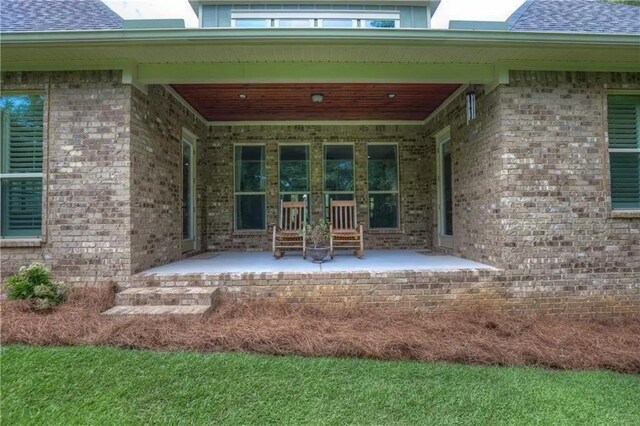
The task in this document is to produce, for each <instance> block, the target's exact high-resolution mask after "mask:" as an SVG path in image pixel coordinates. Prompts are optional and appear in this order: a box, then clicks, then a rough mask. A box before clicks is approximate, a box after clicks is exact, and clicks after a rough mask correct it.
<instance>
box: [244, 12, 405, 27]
mask: <svg viewBox="0 0 640 426" xmlns="http://www.w3.org/2000/svg"><path fill="white" fill-rule="evenodd" d="M231 26H232V27H235V28H398V27H400V14H399V13H398V12H397V11H365V10H362V11H358V10H349V11H331V10H327V11H322V10H262V11H259V10H234V11H232V12H231Z"/></svg>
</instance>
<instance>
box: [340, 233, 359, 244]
mask: <svg viewBox="0 0 640 426" xmlns="http://www.w3.org/2000/svg"><path fill="white" fill-rule="evenodd" d="M359 239H360V234H358V233H357V232H334V234H333V240H334V241H338V242H339V241H357V240H359Z"/></svg>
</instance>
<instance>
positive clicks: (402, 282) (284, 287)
mask: <svg viewBox="0 0 640 426" xmlns="http://www.w3.org/2000/svg"><path fill="white" fill-rule="evenodd" d="M209 286H213V287H217V288H219V289H220V290H221V292H222V296H223V297H225V298H232V299H236V300H243V299H253V298H265V299H270V300H278V301H284V302H289V303H295V304H318V305H330V306H342V307H344V306H360V305H365V306H376V307H384V308H394V309H405V310H414V309H415V310H424V311H429V312H434V313H438V312H461V311H466V312H478V311H481V312H505V313H506V312H511V313H514V312H517V313H522V314H550V315H562V316H572V317H615V316H622V315H632V316H639V317H640V287H639V286H638V284H637V278H633V277H630V276H629V274H622V273H621V274H620V276H619V277H612V274H610V273H609V274H606V277H604V276H602V277H599V276H598V275H597V274H594V275H593V276H590V277H587V278H585V279H584V280H579V281H576V280H575V279H574V278H572V279H555V278H553V277H548V278H535V277H532V276H525V275H518V274H514V273H513V272H511V273H509V272H507V271H502V270H459V271H456V270H451V271H417V270H402V271H385V272H374V271H365V272H363V271H356V272H354V271H344V272H309V273H307V272H305V273H300V272H259V273H258V272H247V273H204V274H203V273H197V274H144V273H142V274H137V275H134V276H133V277H132V279H131V282H130V284H129V285H128V286H127V287H209Z"/></svg>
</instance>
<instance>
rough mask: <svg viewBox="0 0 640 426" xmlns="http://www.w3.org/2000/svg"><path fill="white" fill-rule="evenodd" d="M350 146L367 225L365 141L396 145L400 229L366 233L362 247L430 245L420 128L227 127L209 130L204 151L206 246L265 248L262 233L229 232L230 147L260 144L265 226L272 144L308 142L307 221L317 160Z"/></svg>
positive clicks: (274, 173) (272, 184) (317, 188)
mask: <svg viewBox="0 0 640 426" xmlns="http://www.w3.org/2000/svg"><path fill="white" fill-rule="evenodd" d="M346 142H348V143H353V144H354V146H355V194H356V195H355V196H356V202H357V213H358V220H359V221H362V222H363V223H364V224H365V227H366V224H367V222H368V216H367V215H368V207H367V200H368V198H367V178H366V176H367V145H366V144H367V143H368V142H389V143H398V147H399V149H398V151H399V161H400V229H399V230H398V231H374V230H369V231H367V232H366V236H365V239H366V243H365V244H366V248H369V249H374V248H377V249H384V248H398V249H403V248H426V247H431V234H430V232H428V230H427V229H428V225H427V224H428V223H430V222H431V216H432V206H431V205H430V204H429V203H428V200H427V198H426V197H425V196H424V194H425V190H426V188H427V187H428V182H429V180H432V175H433V173H434V170H432V169H429V168H425V167H424V165H425V164H426V162H427V156H428V155H429V151H428V149H427V146H426V145H425V142H424V133H423V129H422V127H421V126H395V125H388V126H353V125H345V126H228V127H212V128H211V129H210V132H209V139H208V140H207V142H206V143H207V144H206V147H205V149H204V152H203V155H204V158H203V160H202V161H204V162H205V164H204V168H205V169H206V170H207V172H208V175H206V176H205V177H204V178H205V180H206V184H205V194H206V195H205V198H206V200H207V207H208V208H207V242H208V248H209V249H210V250H270V247H271V235H270V234H269V233H268V232H253V233H247V232H234V222H233V212H234V210H233V209H234V205H233V146H234V144H235V143H264V144H266V171H267V186H266V192H267V223H268V224H269V223H276V222H277V220H278V218H277V216H278V211H277V210H278V203H279V194H278V144H296V143H298V144H309V146H310V158H311V215H312V221H315V220H317V218H320V217H322V206H323V199H322V194H323V191H322V190H323V175H322V168H323V159H322V146H323V144H326V143H346Z"/></svg>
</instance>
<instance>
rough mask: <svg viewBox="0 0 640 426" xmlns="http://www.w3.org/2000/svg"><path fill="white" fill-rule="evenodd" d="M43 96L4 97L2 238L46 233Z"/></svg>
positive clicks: (0, 99) (0, 118)
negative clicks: (43, 218) (43, 224)
mask: <svg viewBox="0 0 640 426" xmlns="http://www.w3.org/2000/svg"><path fill="white" fill-rule="evenodd" d="M43 105H44V102H43V96H42V95H34V94H6V95H2V96H0V122H1V126H2V129H1V142H2V146H1V149H0V236H1V237H3V238H7V237H9V238H11V237H37V236H40V235H41V230H42V140H43Z"/></svg>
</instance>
